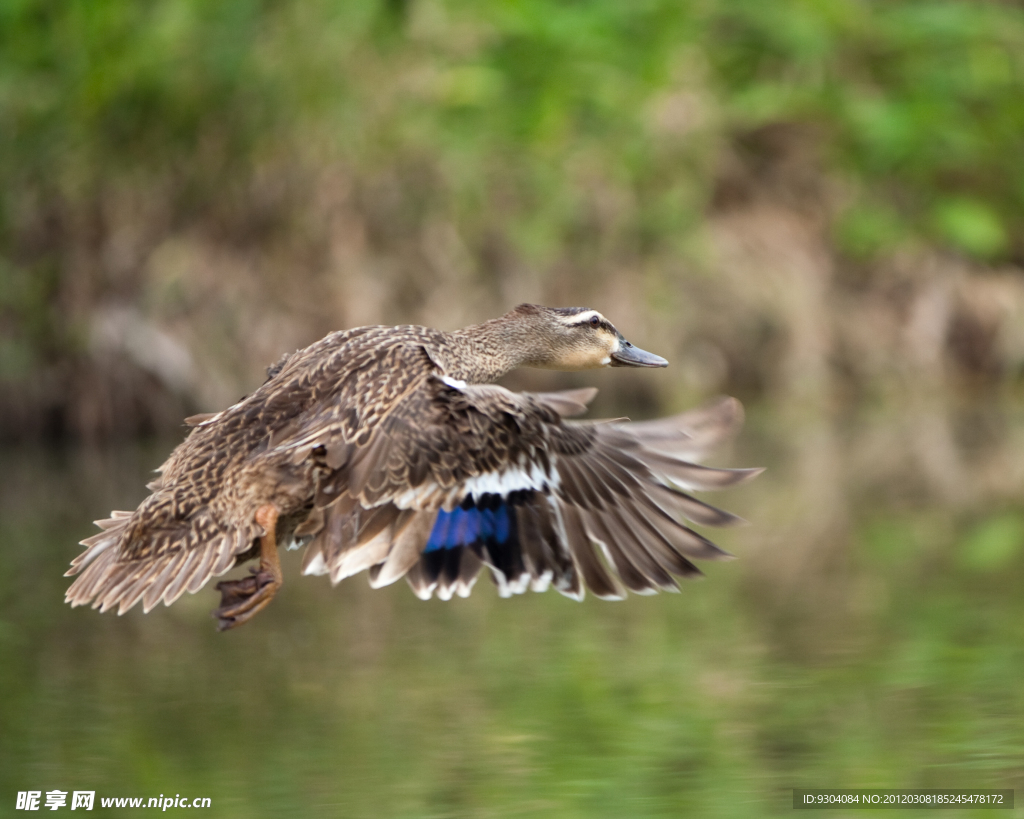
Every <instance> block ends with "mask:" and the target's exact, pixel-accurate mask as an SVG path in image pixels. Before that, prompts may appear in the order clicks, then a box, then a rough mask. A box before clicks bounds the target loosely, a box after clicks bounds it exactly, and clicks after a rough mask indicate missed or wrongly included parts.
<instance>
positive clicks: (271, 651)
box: [0, 406, 1024, 817]
mask: <svg viewBox="0 0 1024 819" xmlns="http://www.w3.org/2000/svg"><path fill="white" fill-rule="evenodd" d="M168 448H169V444H168V443H166V442H162V443H159V444H150V445H145V446H141V445H140V446H136V447H125V448H119V449H106V450H102V451H86V450H62V451H53V450H44V449H15V450H8V451H6V452H4V453H2V455H0V457H2V460H3V465H4V469H3V478H2V484H0V492H2V495H0V533H2V536H3V540H2V542H3V548H2V550H0V784H2V789H0V815H8V813H10V814H11V815H27V814H21V813H16V812H15V811H14V804H15V794H16V792H17V791H21V790H41V791H44V792H45V791H49V790H53V789H60V790H63V791H73V790H95V791H96V792H97V794H98V796H143V797H150V796H159V795H161V794H165V795H166V794H169V795H172V796H173V795H175V794H182V795H185V796H188V797H190V798H191V797H195V796H208V797H210V798H211V800H212V807H211V808H210V809H208V810H206V811H203V812H202V814H203V815H209V816H224V817H260V816H268V817H269V816H287V815H294V816H353V817H363V816H365V817H489V816H494V817H499V816H501V817H504V816H558V817H563V816H564V817H592V816H596V817H626V816H629V817H632V816H683V815H695V816H710V817H716V816H765V815H790V813H791V810H792V808H791V791H790V789H791V788H794V787H808V788H830V787H892V788H912V787H922V788H939V787H974V788H981V787H985V788H1017V789H1018V790H1017V795H1018V802H1024V595H1022V593H1021V581H1022V579H1024V412H1022V411H1021V410H1020V409H1018V408H1015V407H1012V406H1011V407H1004V408H986V409H979V408H967V409H950V408H948V407H944V406H939V407H917V408H915V409H914V410H913V411H911V410H910V409H908V408H906V407H903V408H902V409H901V410H900V411H899V412H890V413H884V412H879V414H878V415H877V416H873V415H871V414H865V415H863V416H860V417H856V418H846V419H841V420H836V419H828V420H826V419H824V418H823V417H821V416H820V415H815V414H807V415H802V414H800V413H799V412H796V411H794V412H792V413H788V414H787V413H782V412H775V413H773V414H765V413H761V414H759V413H758V412H757V411H756V409H755V411H754V412H752V417H751V419H750V424H749V426H748V429H747V431H745V432H744V434H743V436H742V438H741V440H740V442H739V443H738V444H737V445H736V447H735V448H734V451H733V452H732V453H731V454H730V455H729V456H728V462H729V463H732V464H742V465H751V464H755V463H757V464H764V465H767V466H768V467H769V468H770V470H769V472H768V473H766V474H765V475H764V476H762V477H761V478H759V479H758V481H756V482H755V483H754V484H752V485H750V486H749V487H744V488H743V489H741V490H738V491H733V492H731V493H729V495H728V496H719V498H720V499H721V500H722V502H723V505H726V506H727V507H728V508H730V509H732V510H735V511H738V512H739V513H741V514H743V515H744V516H746V517H747V518H748V519H750V520H751V521H752V525H751V526H749V527H746V528H742V529H735V530H731V531H728V532H726V533H724V534H723V535H722V536H721V537H720V538H718V541H719V542H720V543H721V544H722V545H723V546H725V547H726V548H728V549H730V550H731V551H733V552H734V553H736V554H737V555H739V556H740V557H741V559H740V560H738V561H735V562H731V563H720V564H712V565H709V566H705V569H706V571H707V574H708V579H707V580H705V581H703V582H695V583H689V584H687V585H685V586H684V593H683V594H680V595H662V596H658V597H644V598H640V597H634V598H631V599H630V600H628V601H625V602H623V603H607V602H602V601H598V600H594V599H588V600H587V601H586V602H584V603H582V604H578V603H574V602H572V601H569V600H566V599H565V598H562V597H560V596H559V595H557V594H555V593H548V594H545V595H527V596H524V597H521V598H516V599H512V600H500V599H498V598H497V596H496V594H495V592H494V590H493V588H492V587H491V586H490V585H489V584H488V583H487V582H486V581H483V580H482V581H481V583H479V584H478V585H477V588H476V590H475V591H474V594H473V596H472V597H471V598H470V599H469V600H454V601H452V602H450V603H442V602H439V601H431V602H428V603H423V602H421V601H419V600H417V599H415V598H414V597H413V596H412V594H411V592H410V591H409V590H408V589H407V588H406V586H405V585H404V583H399V584H396V585H394V586H392V587H389V588H387V589H383V590H379V591H371V590H370V589H368V588H367V586H366V584H365V581H364V580H363V579H362V578H361V577H359V578H352V579H349V580H346V581H345V582H344V583H342V584H341V586H339V587H338V588H335V589H332V588H331V587H330V585H329V583H328V582H327V581H326V579H325V578H302V577H299V576H298V559H299V556H298V555H296V554H291V555H289V556H288V558H287V560H286V562H285V574H286V583H285V587H284V589H283V591H282V593H281V594H280V595H279V596H278V598H277V599H276V600H275V602H274V604H273V605H272V606H271V607H270V608H268V609H267V610H266V611H265V612H263V613H262V614H260V615H259V617H257V618H256V619H255V620H254V621H253V622H252V623H251V624H249V625H247V626H245V627H244V628H242V629H240V630H238V631H237V632H232V633H229V634H218V633H217V632H215V631H214V624H213V621H212V620H211V619H210V617H209V611H210V610H211V609H212V608H214V606H215V604H216V602H217V596H216V594H215V593H214V592H212V590H210V589H206V590H204V591H202V592H200V593H199V594H198V595H195V596H188V595H186V597H185V598H183V599H182V600H180V601H179V602H178V603H176V604H175V605H174V606H173V607H172V608H170V609H165V608H162V607H161V608H160V609H159V610H156V611H154V612H152V613H150V614H149V615H145V616H143V615H142V613H141V611H139V610H133V611H132V612H130V613H129V614H128V615H126V616H124V617H120V618H119V617H116V616H114V615H113V614H106V615H102V616H101V615H99V614H97V613H96V612H94V611H91V610H88V609H85V610H83V609H76V610H74V611H72V610H71V609H70V608H68V607H66V606H65V605H64V604H63V602H62V599H63V593H64V589H65V587H66V584H67V581H66V580H65V579H64V578H63V577H62V576H61V575H62V574H63V571H64V569H65V567H66V564H67V562H68V561H69V560H70V558H71V557H72V556H73V555H75V554H76V553H77V552H78V547H77V546H76V545H75V544H76V542H77V541H78V540H79V539H81V538H82V537H85V536H87V535H88V534H90V533H91V527H90V526H89V521H90V520H92V519H93V518H98V517H104V516H106V513H107V512H108V511H109V510H110V509H111V508H131V507H132V506H133V505H134V504H135V503H137V502H138V501H139V500H140V499H141V498H142V496H143V495H144V490H143V489H142V487H143V484H144V483H145V482H146V480H147V479H148V471H149V470H151V469H152V468H154V467H155V466H156V465H157V464H158V463H159V462H160V461H161V460H162V457H163V456H164V455H165V454H166V451H167V449H168ZM723 462H724V460H723ZM64 810H67V808H64ZM97 811H98V812H99V813H101V814H103V813H111V814H115V813H116V814H121V815H131V814H134V813H136V812H137V811H132V810H130V809H120V810H110V811H103V810H100V809H99V806H98V803H97ZM171 812H172V813H173V812H176V811H174V809H171ZM1018 812H1020V811H1018ZM149 813H152V811H149ZM76 815H77V814H76ZM93 815H96V814H93ZM869 815H871V814H869ZM942 815H944V816H954V815H966V814H965V813H963V812H955V811H950V812H944V813H943V814H942ZM983 815H992V814H988V813H985V814H983ZM996 815H1007V814H1006V813H999V814H996Z"/></svg>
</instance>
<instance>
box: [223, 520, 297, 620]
mask: <svg viewBox="0 0 1024 819" xmlns="http://www.w3.org/2000/svg"><path fill="white" fill-rule="evenodd" d="M277 514H278V512H277V508H276V507H275V506H272V505H271V504H267V505H266V506H261V507H260V508H259V509H258V510H256V522H257V523H258V524H259V525H260V526H262V527H263V529H264V530H265V531H266V534H265V535H264V536H263V537H261V538H260V566H259V568H258V569H256V568H253V569H250V571H252V573H253V575H252V577H243V578H242V579H241V580H222V581H221V582H220V583H218V584H217V591H219V592H220V594H221V599H220V604H221V605H220V608H219V609H217V610H216V611H214V612H213V616H214V617H216V618H217V619H218V620H219V622H218V623H217V629H218V631H227V630H228V629H229V628H234V627H235V626H240V625H242V623H247V622H249V620H251V619H252V618H253V617H254V616H255V615H256V614H257V613H259V612H260V611H262V610H263V609H264V608H266V606H267V604H268V603H269V602H270V601H271V600H273V599H274V595H275V594H277V590H278V589H280V588H281V583H282V582H283V580H284V575H283V574H282V573H281V563H280V561H279V560H278V558H277V537H276V529H277Z"/></svg>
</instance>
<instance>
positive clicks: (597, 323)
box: [590, 316, 601, 327]
mask: <svg viewBox="0 0 1024 819" xmlns="http://www.w3.org/2000/svg"><path fill="white" fill-rule="evenodd" d="M590 326H591V327H600V326H601V319H599V318H598V317H597V316H591V317H590Z"/></svg>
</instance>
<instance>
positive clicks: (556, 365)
mask: <svg viewBox="0 0 1024 819" xmlns="http://www.w3.org/2000/svg"><path fill="white" fill-rule="evenodd" d="M507 317H508V318H512V319H514V320H516V321H518V322H522V323H523V324H526V325H528V326H529V328H530V333H531V335H532V336H533V337H534V339H535V341H536V342H537V343H536V344H532V345H530V346H531V347H532V348H533V350H534V352H533V353H532V354H531V355H530V356H529V357H528V358H527V359H526V360H525V361H523V364H524V365H525V366H527V367H540V368H543V369H551V370H594V369H599V368H601V367H667V366H668V362H667V361H666V360H665V359H664V358H662V357H661V356H659V355H655V354H654V353H648V352H647V351H645V350H641V349H640V348H639V347H634V346H633V345H632V344H631V343H630V342H628V341H626V339H625V338H624V337H623V335H622V333H620V332H619V331H618V330H616V329H615V325H613V324H612V323H611V322H610V321H608V319H606V318H605V317H604V316H603V315H601V314H600V313H599V312H598V311H597V310H592V309H590V308H589V307H542V306H540V305H537V304H520V305H519V306H518V307H516V308H515V309H514V310H513V311H512V312H511V313H509V314H508V316H507Z"/></svg>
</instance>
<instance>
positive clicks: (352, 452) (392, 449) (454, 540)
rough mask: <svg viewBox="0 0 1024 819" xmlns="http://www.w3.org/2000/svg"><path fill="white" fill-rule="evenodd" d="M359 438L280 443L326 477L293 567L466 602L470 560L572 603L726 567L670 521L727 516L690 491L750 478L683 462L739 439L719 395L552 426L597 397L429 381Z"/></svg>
mask: <svg viewBox="0 0 1024 819" xmlns="http://www.w3.org/2000/svg"><path fill="white" fill-rule="evenodd" d="M427 378H428V383H427V385H426V387H427V388H424V387H423V386H422V385H421V386H420V388H418V389H415V390H411V391H410V393H409V395H408V397H407V398H406V399H405V400H403V401H401V402H399V403H398V404H397V405H396V406H395V407H394V409H393V410H392V411H391V412H390V413H389V415H388V416H387V417H385V418H383V419H381V420H380V422H379V423H378V424H377V425H376V427H375V428H374V431H373V433H372V434H371V435H368V436H366V437H365V439H363V440H356V441H353V440H351V439H347V438H346V437H345V436H344V435H342V434H340V433H339V432H338V431H337V430H336V429H335V430H332V428H331V427H330V425H326V426H323V427H320V428H314V429H309V428H306V429H304V430H301V431H297V434H296V435H295V436H294V437H293V438H292V440H290V441H282V442H281V444H280V446H281V447H282V448H283V449H286V450H287V449H290V450H292V451H294V457H296V458H304V457H308V456H310V455H311V456H312V457H319V458H321V459H322V460H323V462H324V464H325V465H326V466H327V468H328V473H327V475H326V477H324V478H323V479H322V480H321V482H320V485H319V486H318V489H317V496H316V503H315V507H314V509H313V512H312V513H311V514H310V516H309V518H308V520H307V521H306V522H305V523H304V524H302V526H300V527H299V529H297V530H296V534H297V535H299V536H309V537H311V538H312V541H311V542H310V543H309V545H308V547H307V552H306V555H305V560H304V563H303V571H304V572H305V573H306V574H329V575H330V577H331V579H332V581H333V582H338V581H340V580H341V579H342V578H344V577H347V576H349V575H352V574H355V573H357V572H359V571H362V570H364V569H368V570H369V572H370V582H371V585H373V586H375V587H377V586H382V585H386V584H388V583H391V582H394V581H395V580H397V579H398V578H400V577H402V576H405V577H406V578H407V579H408V582H409V584H410V585H411V586H412V588H413V590H414V591H415V592H416V594H417V595H419V596H420V597H422V598H424V599H426V598H429V597H430V596H431V595H432V594H434V593H435V592H436V593H437V594H438V596H439V597H442V598H444V599H448V598H450V597H451V596H452V594H459V595H462V596H466V595H468V594H469V592H470V589H471V588H472V586H473V583H474V582H475V580H476V578H477V576H478V575H479V573H480V570H481V569H482V567H483V566H487V567H488V568H489V569H490V572H491V575H492V577H493V579H494V581H495V583H496V584H497V585H498V588H499V592H500V593H501V594H502V595H503V596H505V595H509V594H513V593H521V592H524V591H526V589H527V588H532V589H534V590H536V591H543V590H544V589H546V588H547V587H548V586H549V585H553V586H554V587H555V588H556V589H558V590H559V591H560V592H562V593H563V594H565V595H567V596H570V597H575V598H582V596H583V593H584V584H585V585H586V586H587V587H589V588H590V590H591V592H593V593H594V594H595V595H597V596H599V597H605V598H619V597H622V596H623V595H624V588H625V589H628V590H630V591H633V592H636V593H639V594H647V593H653V592H656V591H657V590H659V589H666V590H672V589H677V588H678V586H677V584H676V581H675V579H674V577H675V576H692V575H698V574H700V572H699V570H698V569H697V567H696V566H694V564H693V563H692V559H693V558H703V559H712V560H714V559H722V558H725V557H728V555H726V553H725V552H723V551H722V550H720V549H719V548H718V547H716V546H715V545H714V544H713V543H711V542H710V541H709V540H708V539H707V538H705V537H703V536H702V535H700V534H698V533H697V532H695V531H694V530H693V529H692V528H690V527H689V526H688V525H687V524H686V523H684V522H683V521H684V519H685V520H688V521H690V522H693V523H697V524H701V525H709V526H723V525H728V524H730V523H733V522H736V521H737V520H738V519H737V518H736V517H735V516H733V515H731V514H729V513H728V512H724V511H722V510H720V509H716V508H715V507H712V506H709V505H708V504H706V503H704V502H703V501H700V500H698V499H696V498H695V497H693V496H692V495H691V494H689V492H690V491H692V490H710V489H721V488H724V487H727V486H733V485H736V484H738V483H741V482H742V481H745V480H747V479H749V478H752V477H754V476H755V475H757V474H758V473H759V472H760V471H761V470H759V469H711V468H708V467H703V466H699V465H697V464H696V463H694V460H695V459H697V458H699V457H701V456H702V455H703V454H704V453H705V452H706V451H707V450H708V449H709V448H711V447H712V446H713V445H714V444H715V443H717V442H718V441H719V440H721V439H722V438H724V437H727V436H728V435H729V434H731V433H732V432H734V431H735V430H736V429H738V427H739V425H740V423H741V422H742V409H741V407H740V405H739V402H737V401H735V400H734V399H722V400H719V401H717V402H715V403H713V404H710V405H708V406H706V407H703V408H701V409H700V410H697V411H695V412H692V413H687V414H684V415H680V416H675V417H673V418H666V419H661V420H658V421H652V422H645V423H640V424H630V423H621V422H603V423H602V422H567V421H565V420H564V418H565V417H568V416H572V415H576V414H579V413H580V412H582V411H583V410H584V409H585V405H586V403H587V402H588V401H589V400H590V399H591V398H592V397H593V395H594V394H595V393H596V390H578V391H574V392H568V393H552V394H532V395H531V394H517V393H513V392H510V391H509V390H506V389H504V388H502V387H496V386H467V385H465V384H462V383H461V382H457V381H454V380H451V379H447V378H444V377H438V376H428V377H427Z"/></svg>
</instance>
